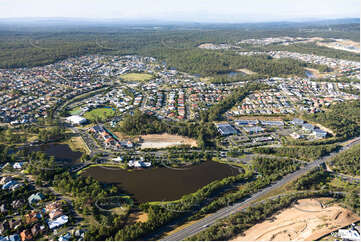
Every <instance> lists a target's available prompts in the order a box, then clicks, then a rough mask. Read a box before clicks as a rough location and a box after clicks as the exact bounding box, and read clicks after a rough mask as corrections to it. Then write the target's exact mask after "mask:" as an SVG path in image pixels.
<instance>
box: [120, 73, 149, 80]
mask: <svg viewBox="0 0 361 242" xmlns="http://www.w3.org/2000/svg"><path fill="white" fill-rule="evenodd" d="M120 77H121V78H122V79H123V80H125V81H141V82H144V81H149V80H150V79H152V78H153V75H151V74H147V73H128V74H124V75H121V76H120Z"/></svg>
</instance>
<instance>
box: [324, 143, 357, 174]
mask: <svg viewBox="0 0 361 242" xmlns="http://www.w3.org/2000/svg"><path fill="white" fill-rule="evenodd" d="M329 165H330V166H331V168H332V170H333V171H335V172H338V173H342V174H346V175H350V176H356V177H359V176H360V146H359V145H355V146H354V147H352V148H351V149H349V150H346V151H344V152H342V153H340V154H338V155H337V156H336V157H334V158H333V159H332V160H331V161H329Z"/></svg>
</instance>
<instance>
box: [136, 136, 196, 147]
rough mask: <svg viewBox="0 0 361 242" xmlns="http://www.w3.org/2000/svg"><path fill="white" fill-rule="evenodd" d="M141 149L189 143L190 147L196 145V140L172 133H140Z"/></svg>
mask: <svg viewBox="0 0 361 242" xmlns="http://www.w3.org/2000/svg"><path fill="white" fill-rule="evenodd" d="M140 138H141V140H142V141H141V149H147V148H158V149H160V148H166V147H171V146H177V145H190V146H192V147H196V146H197V141H196V140H194V139H191V138H187V137H183V136H179V135H172V134H148V135H142V136H140Z"/></svg>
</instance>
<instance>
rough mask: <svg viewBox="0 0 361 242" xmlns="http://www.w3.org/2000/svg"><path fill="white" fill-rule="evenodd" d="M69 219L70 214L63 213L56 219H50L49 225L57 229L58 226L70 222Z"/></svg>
mask: <svg viewBox="0 0 361 242" xmlns="http://www.w3.org/2000/svg"><path fill="white" fill-rule="evenodd" d="M68 220H69V218H68V216H66V215H62V216H60V217H58V218H57V219H55V220H50V221H49V222H48V226H49V228H50V229H55V228H57V227H60V226H62V225H64V224H66V223H67V222H68Z"/></svg>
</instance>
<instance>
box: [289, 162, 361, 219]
mask: <svg viewBox="0 0 361 242" xmlns="http://www.w3.org/2000/svg"><path fill="white" fill-rule="evenodd" d="M334 180H335V182H333V181H334ZM290 189H296V190H308V191H309V190H328V191H333V192H341V193H342V194H344V196H343V198H342V199H341V200H339V201H340V202H341V205H343V206H345V207H346V208H348V209H351V210H352V211H353V212H354V213H356V214H360V184H359V183H356V184H351V183H349V182H347V181H342V180H341V179H340V178H338V177H336V178H335V177H334V176H333V175H332V174H331V173H329V172H327V171H325V170H322V169H320V168H315V169H313V170H311V171H310V172H308V173H307V174H306V175H304V176H302V177H300V178H298V179H297V180H296V181H294V182H293V183H292V184H291V187H290Z"/></svg>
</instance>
